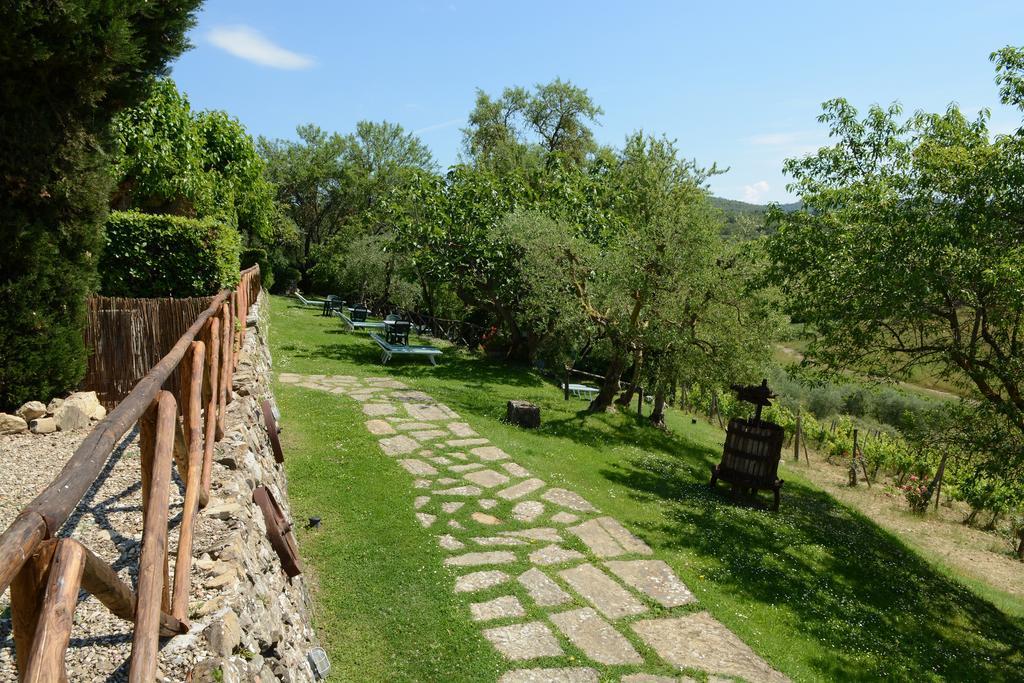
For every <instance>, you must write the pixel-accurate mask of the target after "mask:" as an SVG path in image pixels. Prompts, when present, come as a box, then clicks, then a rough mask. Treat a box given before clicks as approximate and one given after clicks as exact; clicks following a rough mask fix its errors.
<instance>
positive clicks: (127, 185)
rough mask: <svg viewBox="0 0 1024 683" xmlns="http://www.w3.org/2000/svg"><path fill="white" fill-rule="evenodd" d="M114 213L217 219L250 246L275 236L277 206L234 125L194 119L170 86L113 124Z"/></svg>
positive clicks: (219, 118)
mask: <svg viewBox="0 0 1024 683" xmlns="http://www.w3.org/2000/svg"><path fill="white" fill-rule="evenodd" d="M113 129H114V136H115V140H116V143H117V144H116V153H115V155H114V166H113V174H114V178H115V182H116V183H117V187H116V190H115V193H114V196H113V198H112V200H111V204H112V206H113V207H114V208H116V209H121V210H125V209H137V210H140V211H144V212H146V213H168V214H173V215H179V216H189V217H195V218H217V219H220V220H223V221H225V222H226V223H228V224H229V225H232V226H235V227H237V228H238V229H239V231H240V232H241V233H242V235H244V236H245V237H246V238H247V239H248V240H250V241H252V240H254V239H256V240H266V239H268V238H269V237H270V236H271V234H272V224H273V221H274V213H275V211H276V206H275V204H274V194H273V188H271V186H270V184H269V183H268V181H267V180H266V179H265V178H264V176H263V166H264V164H263V160H262V159H261V158H260V157H259V155H258V154H257V153H256V148H255V145H254V143H253V140H252V138H251V137H250V136H249V135H248V134H247V133H246V132H245V128H244V127H242V125H241V124H240V123H239V122H238V120H236V119H233V118H231V117H230V116H228V115H227V114H226V113H224V112H222V111H201V112H193V111H192V108H191V106H190V105H189V101H188V98H187V97H185V96H184V95H182V94H181V93H180V92H178V89H177V87H176V86H175V85H174V82H173V81H172V80H170V79H166V78H165V79H160V80H158V81H156V82H155V83H154V84H153V89H152V92H151V93H150V95H149V97H148V98H146V100H145V101H144V102H142V103H141V104H139V105H138V106H136V107H132V108H130V109H127V110H125V111H123V112H121V113H120V114H119V115H118V116H117V118H116V119H115V120H114V124H113Z"/></svg>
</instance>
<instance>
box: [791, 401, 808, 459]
mask: <svg viewBox="0 0 1024 683" xmlns="http://www.w3.org/2000/svg"><path fill="white" fill-rule="evenodd" d="M800 427H801V419H800V409H799V408H798V409H797V411H796V428H795V429H794V431H793V461H794V462H800ZM807 464H810V463H809V462H808V463H807Z"/></svg>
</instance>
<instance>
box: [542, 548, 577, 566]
mask: <svg viewBox="0 0 1024 683" xmlns="http://www.w3.org/2000/svg"><path fill="white" fill-rule="evenodd" d="M582 559H583V555H582V553H579V552H576V551H575V550H567V549H566V548H563V547H561V546H557V545H549V546H547V547H545V548H541V549H540V550H534V551H533V552H532V553H530V562H531V563H533V564H536V565H540V566H542V567H546V566H547V565H551V564H561V563H563V562H572V561H574V560H582Z"/></svg>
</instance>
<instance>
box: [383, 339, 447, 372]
mask: <svg viewBox="0 0 1024 683" xmlns="http://www.w3.org/2000/svg"><path fill="white" fill-rule="evenodd" d="M370 339H372V340H373V341H375V342H377V346H379V347H380V348H381V351H382V353H381V355H380V362H381V365H387V364H388V361H389V360H391V358H392V356H406V355H407V356H426V357H427V358H428V359H429V360H430V364H431V365H437V357H438V356H440V355H441V349H438V348H436V347H433V346H406V345H403V344H389V343H388V342H387V340H386V339H384V338H383V337H381V336H380V335H379V334H377V333H376V332H371V333H370Z"/></svg>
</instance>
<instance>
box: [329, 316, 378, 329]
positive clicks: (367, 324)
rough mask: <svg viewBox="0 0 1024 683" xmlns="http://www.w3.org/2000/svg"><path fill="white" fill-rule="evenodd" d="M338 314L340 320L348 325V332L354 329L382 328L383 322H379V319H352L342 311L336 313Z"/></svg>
mask: <svg viewBox="0 0 1024 683" xmlns="http://www.w3.org/2000/svg"><path fill="white" fill-rule="evenodd" d="M338 316H340V317H341V322H343V323H345V324H346V325H347V326H348V329H349V331H350V332H355V331H356V330H383V329H384V323H382V322H380V321H379V320H377V321H372V320H353V319H352V318H350V317H348V316H347V315H345V314H344V313H338Z"/></svg>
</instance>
